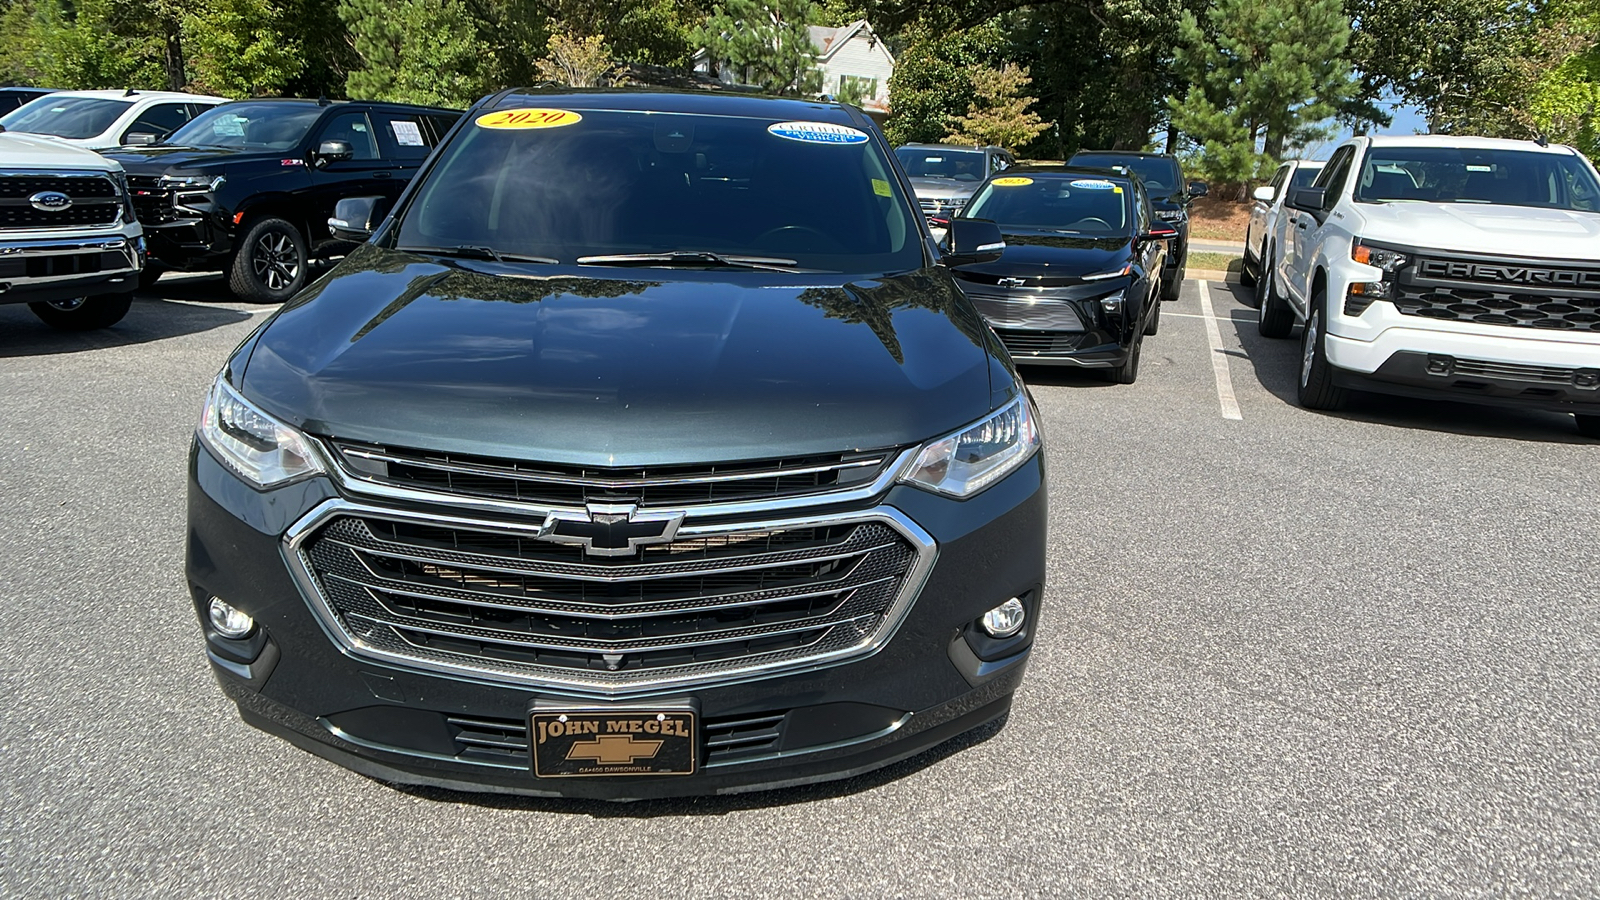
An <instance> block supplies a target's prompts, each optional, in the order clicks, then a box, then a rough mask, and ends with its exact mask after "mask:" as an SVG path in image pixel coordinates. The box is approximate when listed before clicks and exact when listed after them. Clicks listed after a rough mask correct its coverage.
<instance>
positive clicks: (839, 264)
mask: <svg viewBox="0 0 1600 900" xmlns="http://www.w3.org/2000/svg"><path fill="white" fill-rule="evenodd" d="M516 115H527V116H534V115H542V116H546V117H549V118H548V120H549V121H559V122H560V123H561V124H559V125H556V126H553V127H552V126H549V125H545V126H544V127H528V126H527V125H526V124H523V125H521V127H518V123H512V124H511V125H506V124H496V123H500V122H502V120H508V119H510V118H512V117H514V116H516ZM530 121H532V120H530ZM480 123H487V124H480ZM442 153H443V157H442V158H441V159H440V161H439V163H438V165H437V166H436V167H435V168H434V169H433V170H432V172H431V173H430V174H429V175H428V177H427V180H426V182H425V183H424V184H422V185H421V186H420V187H419V188H418V192H417V194H416V198H415V200H414V201H413V202H412V204H411V205H410V206H409V207H408V208H407V209H406V210H405V211H404V213H403V214H402V216H403V217H402V218H401V220H400V223H399V229H398V233H397V239H396V240H397V248H398V249H418V250H421V249H424V248H436V249H451V248H455V249H461V248H464V247H465V248H475V249H476V248H488V249H490V250H492V251H494V253H496V254H499V255H500V256H502V257H504V258H506V259H511V258H513V257H516V256H522V257H543V258H546V259H551V260H557V261H559V262H562V263H565V264H574V263H577V261H578V259H579V258H580V257H583V258H585V259H588V258H589V257H598V256H615V255H618V254H639V253H643V254H665V253H673V252H681V253H684V254H716V255H720V256H723V257H728V258H732V257H759V258H761V259H763V260H766V261H768V262H772V261H774V260H775V261H776V263H775V264H782V265H792V266H795V267H798V268H803V269H816V270H826V271H840V272H888V271H908V270H912V269H918V268H921V267H922V266H923V264H924V260H923V248H922V243H921V237H922V232H921V229H920V224H919V223H918V222H917V220H916V218H914V215H915V214H914V213H913V212H912V209H911V206H910V204H909V203H908V202H907V201H906V200H905V198H904V196H903V195H902V194H901V191H900V187H899V185H898V184H897V183H896V181H895V179H894V178H893V176H892V175H891V174H890V171H891V169H890V165H889V160H888V158H887V157H886V156H884V154H883V153H882V151H881V150H880V149H879V145H878V144H877V143H876V142H873V141H871V140H869V139H868V136H867V135H866V134H865V133H864V132H861V131H857V130H856V129H853V128H844V127H842V126H837V125H821V124H817V123H795V122H788V123H781V122H777V121H775V120H773V119H765V118H763V119H757V118H751V117H742V116H741V117H735V116H715V115H690V114H679V113H661V112H643V111H618V110H589V109H581V110H576V111H574V110H566V111H561V110H532V111H520V110H501V111H497V112H493V113H486V114H480V115H479V116H478V117H477V119H476V120H475V121H474V122H471V123H468V124H467V126H466V127H465V128H464V129H463V130H462V131H461V132H460V134H459V135H458V136H457V137H456V139H455V140H453V141H451V142H450V144H449V146H447V147H446V148H444V150H443V151H442ZM619 264H620V263H619ZM673 264H677V265H694V264H697V262H696V260H694V259H691V258H689V257H688V256H684V257H683V258H682V259H679V260H675V261H673ZM698 264H704V265H710V264H711V261H710V260H707V259H705V258H703V257H702V258H701V259H700V260H699V262H698Z"/></svg>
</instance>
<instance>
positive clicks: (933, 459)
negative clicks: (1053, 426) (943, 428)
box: [900, 397, 1040, 497]
mask: <svg viewBox="0 0 1600 900" xmlns="http://www.w3.org/2000/svg"><path fill="white" fill-rule="evenodd" d="M1033 416H1034V413H1033V404H1031V403H1029V402H1028V398H1027V397H1018V398H1017V399H1016V400H1013V401H1012V402H1011V403H1009V404H1007V405H1006V406H1005V407H1004V408H1003V409H1001V410H1000V411H999V412H996V413H992V414H990V415H988V416H986V417H984V418H983V419H980V420H978V421H977V422H974V423H973V424H971V425H968V426H967V427H965V428H963V429H961V430H960V431H957V432H955V433H953V434H948V435H945V436H944V437H942V438H938V439H936V440H932V441H929V442H928V443H927V444H925V445H924V446H923V448H922V452H921V453H920V454H918V455H917V460H916V462H914V463H912V464H911V468H909V469H908V470H906V472H905V474H903V475H901V476H900V480H901V481H904V482H906V483H907V484H914V485H916V486H917V487H921V488H926V489H928V490H930V491H936V492H938V493H941V494H948V495H949V496H952V497H970V496H972V495H973V494H976V493H978V492H979V491H981V490H983V489H984V488H986V487H988V486H989V485H991V484H994V483H995V482H996V481H999V480H1000V479H1002V478H1004V477H1005V476H1007V475H1009V474H1011V472H1012V471H1014V470H1015V469H1016V468H1017V467H1018V466H1020V465H1022V464H1023V462H1025V461H1026V460H1027V459H1028V457H1030V456H1032V455H1033V452H1034V451H1035V450H1037V449H1039V443H1040V437H1039V429H1038V428H1037V426H1036V425H1035V424H1034V419H1033Z"/></svg>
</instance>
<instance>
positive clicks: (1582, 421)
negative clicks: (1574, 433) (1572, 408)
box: [1573, 413, 1600, 438]
mask: <svg viewBox="0 0 1600 900" xmlns="http://www.w3.org/2000/svg"><path fill="white" fill-rule="evenodd" d="M1573 418H1575V419H1577V420H1578V433H1579V434H1581V435H1583V436H1584V437H1592V438H1600V416H1586V415H1583V414H1582V413H1575V414H1574V415H1573Z"/></svg>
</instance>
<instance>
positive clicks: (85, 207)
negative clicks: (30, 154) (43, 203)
mask: <svg viewBox="0 0 1600 900" xmlns="http://www.w3.org/2000/svg"><path fill="white" fill-rule="evenodd" d="M41 191H59V192H60V193H63V194H66V195H67V196H68V197H70V198H72V205H71V206H69V207H67V208H66V209H60V210H44V209H35V208H34V207H33V206H32V204H30V203H29V202H28V198H29V197H32V196H33V195H34V194H37V193H39V192H41ZM121 212H122V198H121V196H120V195H119V194H118V191H117V186H116V183H115V182H113V181H112V180H111V179H110V178H107V177H105V176H101V175H62V176H58V175H46V174H36V173H11V174H7V173H0V229H15V230H23V229H36V228H76V227H84V226H95V225H114V224H116V223H117V221H118V219H119V218H120V215H121Z"/></svg>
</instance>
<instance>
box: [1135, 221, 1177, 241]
mask: <svg viewBox="0 0 1600 900" xmlns="http://www.w3.org/2000/svg"><path fill="white" fill-rule="evenodd" d="M1177 236H1178V229H1176V228H1173V227H1172V226H1171V225H1168V224H1167V223H1165V222H1154V223H1151V225H1150V230H1149V231H1146V232H1145V233H1144V234H1141V235H1139V240H1141V241H1170V240H1172V239H1173V238H1175V237H1177Z"/></svg>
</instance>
